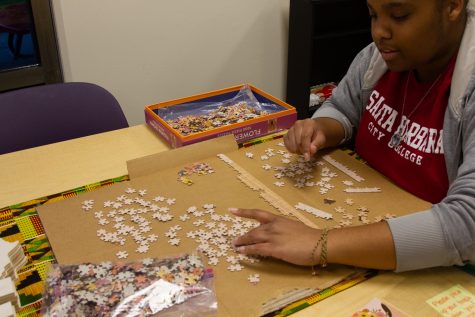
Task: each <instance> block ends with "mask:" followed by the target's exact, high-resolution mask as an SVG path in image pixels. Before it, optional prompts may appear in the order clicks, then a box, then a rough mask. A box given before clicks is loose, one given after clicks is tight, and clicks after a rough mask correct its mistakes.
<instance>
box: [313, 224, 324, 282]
mask: <svg viewBox="0 0 475 317" xmlns="http://www.w3.org/2000/svg"><path fill="white" fill-rule="evenodd" d="M327 237H328V228H325V229H323V230H322V234H321V235H320V238H319V239H318V241H317V244H316V245H315V247H314V248H313V250H312V254H311V260H312V263H313V262H314V261H315V253H316V252H317V250H318V247H319V246H320V244H321V245H322V248H321V251H320V261H319V264H320V266H321V267H326V266H327ZM312 275H317V271H316V269H315V265H312Z"/></svg>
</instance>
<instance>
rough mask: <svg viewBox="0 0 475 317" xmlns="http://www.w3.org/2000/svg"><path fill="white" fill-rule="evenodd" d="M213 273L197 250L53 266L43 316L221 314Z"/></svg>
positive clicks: (88, 316)
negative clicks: (132, 259)
mask: <svg viewBox="0 0 475 317" xmlns="http://www.w3.org/2000/svg"><path fill="white" fill-rule="evenodd" d="M213 285H214V283H213V271H212V270H211V269H207V268H204V266H203V262H202V260H201V258H200V257H199V256H198V255H196V254H182V255H177V256H170V257H166V258H154V259H152V258H147V259H142V260H137V261H132V262H102V263H98V264H92V263H83V264H79V265H65V266H60V265H57V264H55V265H53V266H52V268H51V270H49V273H48V276H47V279H46V285H45V294H44V295H45V296H44V303H43V306H42V311H41V312H42V315H43V316H50V317H62V316H65V317H66V316H68V317H76V316H77V317H79V316H81V317H82V316H87V317H94V316H101V317H102V316H115V317H139V316H140V317H142V316H160V317H162V316H165V317H169V316H170V317H171V316H210V317H211V316H213V317H214V316H217V299H216V295H215V292H214V288H213Z"/></svg>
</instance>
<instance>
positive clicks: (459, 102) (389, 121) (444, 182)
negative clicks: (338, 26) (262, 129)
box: [230, 0, 475, 271]
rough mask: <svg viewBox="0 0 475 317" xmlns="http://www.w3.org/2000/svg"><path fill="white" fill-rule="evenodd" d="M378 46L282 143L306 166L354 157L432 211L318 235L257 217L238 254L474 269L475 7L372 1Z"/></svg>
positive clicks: (445, 1) (253, 214)
mask: <svg viewBox="0 0 475 317" xmlns="http://www.w3.org/2000/svg"><path fill="white" fill-rule="evenodd" d="M367 4H368V8H369V12H370V16H371V24H372V26H371V32H372V37H373V41H374V42H373V43H372V44H371V45H369V46H368V47H366V48H365V49H363V50H362V51H361V52H360V53H359V54H358V56H356V58H355V60H354V61H353V63H352V65H351V66H350V68H349V70H348V73H347V74H346V76H345V77H344V78H343V79H342V81H341V82H340V84H339V85H338V87H337V88H336V89H335V90H334V92H333V95H332V97H331V98H330V99H329V100H327V101H326V102H325V103H324V104H323V105H322V107H321V108H320V109H319V110H318V111H317V112H316V113H315V114H314V116H313V117H312V118H311V119H306V120H300V121H297V122H296V123H295V125H294V126H293V127H292V128H291V129H290V130H289V132H288V133H287V135H286V136H285V137H284V140H285V145H286V147H287V149H288V150H289V151H290V152H293V153H298V154H303V155H304V157H305V158H306V159H309V158H310V156H312V155H314V154H315V153H316V152H317V151H318V150H320V149H323V148H327V147H332V146H338V145H340V144H343V143H346V142H350V141H354V143H355V147H356V151H357V152H358V153H359V154H360V155H361V156H362V157H363V158H364V159H365V160H367V162H368V163H369V165H371V166H372V167H373V168H375V169H376V170H378V171H380V172H381V173H383V174H385V175H387V176H388V177H389V178H391V179H392V180H393V181H394V182H395V183H396V184H398V185H399V186H400V187H402V188H404V189H406V190H407V191H409V192H411V193H413V194H415V195H416V196H418V197H420V198H423V199H425V200H427V201H429V202H431V203H433V205H432V208H430V209H428V210H423V211H420V212H416V213H414V214H410V215H407V216H403V217H398V218H396V219H390V220H387V221H384V222H378V223H373V224H370V225H363V226H355V227H347V228H342V229H332V230H330V231H328V232H327V231H326V230H317V229H312V228H310V227H307V226H305V225H303V224H301V223H299V222H296V221H293V220H290V219H287V218H284V217H280V216H276V215H274V214H271V213H269V212H266V211H262V210H254V209H234V208H232V209H230V210H231V212H233V213H234V214H235V215H238V216H241V217H248V218H253V219H256V220H258V221H259V222H260V223H261V225H260V226H259V227H258V228H256V229H254V230H252V231H250V232H249V233H247V234H246V235H244V236H242V237H239V238H238V239H236V241H235V242H234V245H235V247H236V249H237V250H238V251H239V252H242V253H245V254H256V255H263V256H272V257H275V258H279V259H282V260H284V261H288V262H291V263H294V264H299V265H318V264H323V265H324V264H325V263H326V262H327V261H328V262H329V263H340V264H347V265H355V266H360V267H368V268H377V269H390V270H396V271H407V270H415V269H421V268H427V267H434V266H447V265H454V264H456V265H461V264H463V263H465V262H472V263H475V0H468V3H467V1H466V0H465V1H464V0H368V2H367Z"/></svg>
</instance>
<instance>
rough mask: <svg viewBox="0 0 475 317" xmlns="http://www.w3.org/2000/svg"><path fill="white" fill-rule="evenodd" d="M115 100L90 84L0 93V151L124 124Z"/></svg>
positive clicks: (98, 131) (11, 150)
mask: <svg viewBox="0 0 475 317" xmlns="http://www.w3.org/2000/svg"><path fill="white" fill-rule="evenodd" d="M128 126H129V125H128V123H127V119H126V118H125V116H124V113H123V112H122V109H121V107H120V105H119V103H118V102H117V100H116V99H115V98H114V96H112V94H111V93H109V92H108V91H107V90H105V89H104V88H102V87H100V86H97V85H95V84H90V83H79V82H73V83H60V84H49V85H44V86H36V87H30V88H23V89H19V90H14V91H10V92H5V93H0V154H4V153H9V152H13V151H19V150H23V149H27V148H31V147H36V146H40V145H45V144H49V143H55V142H60V141H65V140H69V139H74V138H78V137H83V136H87V135H92V134H96V133H101V132H106V131H111V130H116V129H121V128H126V127H128Z"/></svg>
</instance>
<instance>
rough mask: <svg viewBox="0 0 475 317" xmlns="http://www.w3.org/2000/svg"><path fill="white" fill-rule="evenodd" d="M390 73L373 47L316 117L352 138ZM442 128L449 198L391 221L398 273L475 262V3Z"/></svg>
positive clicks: (471, 4)
mask: <svg viewBox="0 0 475 317" xmlns="http://www.w3.org/2000/svg"><path fill="white" fill-rule="evenodd" d="M387 70H388V68H387V65H386V63H385V62H384V60H383V59H382V56H381V54H380V53H379V51H378V50H377V48H376V46H375V45H374V43H372V44H370V45H369V46H367V47H366V48H365V49H363V50H362V51H361V52H360V53H359V54H358V55H357V56H356V58H355V59H354V61H353V63H352V64H351V66H350V68H349V70H348V72H347V74H346V75H345V77H344V78H343V79H342V81H341V82H340V83H339V84H338V87H337V88H336V89H335V90H334V91H333V94H332V96H331V98H329V99H328V100H327V101H326V102H325V103H324V104H323V105H322V106H321V108H320V109H319V110H318V111H317V112H316V113H315V114H314V115H313V118H318V117H329V118H333V119H336V120H338V121H339V122H340V123H341V124H342V125H343V127H344V129H345V139H344V140H343V142H342V143H344V142H347V141H350V140H352V139H353V138H354V136H355V130H356V128H357V127H358V126H359V121H360V119H361V116H362V113H363V111H364V109H365V107H366V105H367V104H368V99H369V96H370V94H371V92H372V91H373V88H374V87H375V85H376V84H377V82H378V81H379V79H380V78H381V77H382V76H383V75H384V74H385V73H386V71H387ZM443 130H444V132H443V148H444V157H445V162H446V167H447V174H448V179H449V190H448V193H447V196H446V197H445V198H444V199H443V200H442V201H441V202H440V203H438V204H434V205H433V206H432V208H431V209H428V210H422V211H419V212H416V213H413V214H410V215H406V216H402V217H398V218H395V219H390V220H388V224H389V227H390V230H391V233H392V236H393V239H394V243H395V248H396V259H397V267H396V271H398V272H401V271H408V270H416V269H422V268H427V267H435V266H448V265H454V264H456V265H462V264H463V263H465V262H471V263H475V0H470V1H469V4H468V16H467V24H466V27H465V31H464V35H463V38H462V42H461V46H460V49H459V52H458V55H457V61H456V64H455V69H454V73H453V76H452V85H451V88H450V96H449V102H448V106H447V109H446V112H445V116H444V126H443Z"/></svg>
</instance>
